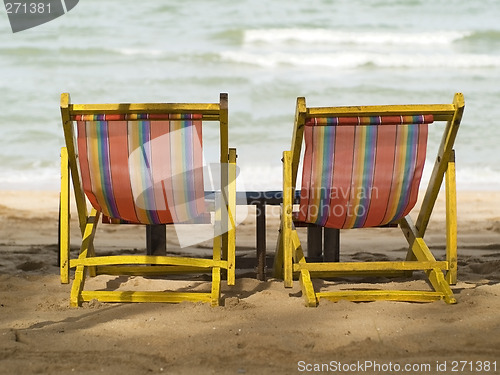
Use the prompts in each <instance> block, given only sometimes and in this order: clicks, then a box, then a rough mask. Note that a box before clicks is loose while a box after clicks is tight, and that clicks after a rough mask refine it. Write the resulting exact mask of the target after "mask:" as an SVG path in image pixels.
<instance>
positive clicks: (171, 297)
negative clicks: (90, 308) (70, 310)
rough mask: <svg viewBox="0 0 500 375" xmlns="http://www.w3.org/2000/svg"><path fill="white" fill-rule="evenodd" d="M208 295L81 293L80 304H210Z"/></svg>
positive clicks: (128, 292)
mask: <svg viewBox="0 0 500 375" xmlns="http://www.w3.org/2000/svg"><path fill="white" fill-rule="evenodd" d="M210 297H211V296H210V293H198V292H189V293H183V292H135V291H123V292H121V291H83V292H82V293H81V300H82V302H89V301H91V300H93V299H96V300H98V301H100V302H169V303H180V302H183V301H190V302H210Z"/></svg>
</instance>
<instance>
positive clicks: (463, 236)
mask: <svg viewBox="0 0 500 375" xmlns="http://www.w3.org/2000/svg"><path fill="white" fill-rule="evenodd" d="M499 202H500V192H464V191H461V192H459V193H458V215H459V222H458V230H459V235H458V247H459V258H458V263H459V269H458V280H459V281H458V283H457V285H455V286H453V287H452V289H453V291H454V293H455V294H456V297H457V300H458V303H457V304H456V305H446V304H445V303H444V302H441V301H438V302H433V303H427V304H419V303H406V302H384V301H381V302H371V303H353V302H347V301H341V302H338V303H333V302H329V301H325V300H321V302H320V305H319V306H318V307H317V308H306V307H304V305H303V299H302V297H301V295H300V288H299V285H298V282H295V285H294V287H293V288H292V289H285V288H284V287H283V284H282V283H281V282H280V281H279V280H275V279H273V278H272V277H269V279H268V281H265V282H263V281H258V280H256V278H255V272H254V270H253V269H251V268H250V269H240V270H239V271H238V279H237V282H236V286H234V287H230V288H229V287H227V286H225V285H224V288H223V293H222V294H223V295H222V297H223V298H222V299H223V304H224V306H221V307H215V308H213V307H210V306H209V305H207V304H199V303H198V304H195V303H181V304H177V305H174V304H146V303H140V304H108V303H99V302H96V301H92V302H91V303H85V304H84V305H83V306H82V307H80V308H70V307H69V306H68V303H69V294H70V288H71V285H70V284H69V285H64V284H60V280H59V269H58V266H57V251H58V249H57V208H58V194H57V193H54V192H36V191H33V192H27V191H17V192H11V191H2V192H0V374H70V373H78V374H101V373H109V374H149V373H153V374H154V373H168V374H198V373H200V374H201V373H203V374H205V373H209V374H211V373H213V374H293V373H321V372H323V373H324V372H326V373H342V372H345V373H352V374H354V373H366V374H370V373H373V374H388V373H396V372H397V371H394V368H393V371H390V370H389V366H395V364H399V365H401V366H404V365H405V364H409V365H411V366H412V370H413V371H410V372H406V373H416V374H418V373H434V374H437V373H440V374H444V373H449V374H452V373H460V374H493V373H495V371H494V367H493V363H492V362H494V361H496V366H497V367H496V373H499V372H500V369H499V367H500V313H499V311H500V299H499V295H500V283H499V282H500V204H499ZM412 215H413V214H412ZM75 218H76V215H73V220H74V219H75ZM267 225H268V237H267V247H268V254H269V255H270V256H272V253H273V251H274V246H275V241H276V235H277V227H278V217H277V215H276V210H270V212H269V216H268V221H267ZM74 228H75V229H74V230H73V233H72V248H74V250H73V252H74V254H76V252H77V248H78V246H79V243H78V232H77V230H76V226H74ZM444 229H445V221H444V201H443V198H442V197H440V198H439V200H438V202H437V206H436V209H435V212H434V214H433V216H432V220H431V223H430V225H429V229H428V232H427V234H426V240H427V242H428V245H429V246H430V248H431V249H432V250H433V252H434V253H435V254H436V256H437V257H438V258H440V257H443V256H444V251H445V250H444V249H445V236H444ZM169 230H170V229H169ZM168 233H169V235H168V236H167V237H168V238H169V240H168V242H169V251H170V250H171V249H174V250H175V236H173V235H172V234H171V232H168ZM304 234H305V232H304V233H302V234H301V235H304ZM172 238H174V239H172ZM304 243H305V242H304ZM119 246H124V248H125V249H127V250H128V252H130V253H133V252H137V253H141V254H142V253H144V247H145V231H144V228H139V227H135V226H120V227H117V226H109V225H108V226H101V227H100V228H99V230H98V233H97V237H96V251H97V252H98V253H100V252H108V253H114V252H116V251H117V250H118V249H119ZM237 248H238V249H237V256H238V259H240V260H241V259H246V258H251V257H255V226H254V218H253V217H252V215H250V216H249V217H248V220H247V221H245V222H244V223H243V224H242V225H240V226H239V227H238V229H237ZM174 250H172V251H174ZM188 250H189V251H193V252H194V251H197V250H200V251H201V252H202V253H203V252H204V253H206V251H207V249H206V248H203V249H188ZM404 254H405V241H404V238H403V236H402V235H401V233H400V230H399V229H365V230H351V231H342V233H341V257H342V259H343V260H384V259H385V260H392V259H401V258H402V257H404ZM361 281H362V282H363V284H361V285H363V286H368V287H370V288H381V287H384V288H385V287H387V288H391V287H394V286H395V287H398V288H410V287H411V288H420V287H422V288H424V289H428V288H429V286H428V285H427V283H426V282H425V280H424V278H423V276H422V275H419V274H415V277H413V278H412V279H411V280H407V281H402V282H400V283H395V282H394V281H391V280H388V279H382V280H379V283H378V284H377V283H375V282H374V281H375V280H373V279H368V280H366V279H365V280H361ZM342 282H343V283H347V281H345V280H344V281H342ZM88 284H89V286H95V287H98V288H99V287H100V285H102V286H106V285H108V286H111V287H116V286H119V287H120V288H127V287H130V288H134V287H142V288H145V289H150V288H154V287H160V288H168V287H169V286H170V287H172V286H173V287H181V288H182V287H185V286H188V285H189V286H191V287H195V288H196V289H200V290H201V289H203V288H206V286H207V282H206V277H199V278H195V279H193V280H191V281H189V282H180V281H176V280H151V279H146V278H142V277H131V278H124V277H120V278H119V277H107V278H105V277H103V276H99V277H97V278H96V279H94V280H91V281H89V283H88ZM328 284H331V282H328ZM316 285H317V286H318V287H319V286H321V285H322V282H321V280H319V281H318V282H317V284H316ZM342 287H346V285H345V284H342ZM352 287H354V288H356V287H359V285H352ZM358 361H359V364H360V365H361V368H360V367H356V368H355V370H354V371H340V369H342V368H340V369H339V367H338V365H339V363H340V364H342V365H350V364H353V365H355V366H357V365H358ZM365 361H367V362H365ZM454 361H473V362H466V363H465V365H464V363H463V362H462V363H454ZM488 361H489V362H490V367H489V371H486V367H485V366H486V364H487V362H488ZM370 363H371V364H372V366H377V365H378V366H380V367H378V368H377V367H375V368H372V367H366V366H365V365H369V364H370ZM322 364H323V365H324V366H323V367H322V368H319V367H317V366H320V365H322ZM455 365H456V366H455ZM315 366H316V367H315ZM335 366H337V367H335ZM425 366H429V369H430V371H427V367H425ZM438 366H441V367H438ZM443 366H446V371H444V370H445V368H444V367H443ZM471 366H472V369H471ZM479 366H483V369H482V371H478V370H479ZM462 367H464V368H462ZM343 369H344V370H345V369H346V368H343ZM350 369H351V370H352V369H353V367H351V368H350ZM454 369H455V370H460V371H459V372H457V371H453V370H454ZM308 370H318V371H308ZM319 370H323V371H319ZM327 370H328V371H327Z"/></svg>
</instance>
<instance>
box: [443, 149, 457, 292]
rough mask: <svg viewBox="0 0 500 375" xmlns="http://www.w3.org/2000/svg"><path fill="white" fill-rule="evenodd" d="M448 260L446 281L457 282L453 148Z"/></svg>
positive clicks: (448, 179) (448, 192)
mask: <svg viewBox="0 0 500 375" xmlns="http://www.w3.org/2000/svg"><path fill="white" fill-rule="evenodd" d="M445 187H446V260H447V261H448V263H449V270H448V273H447V274H446V281H447V282H448V283H449V284H451V285H455V284H456V283H457V188H456V181H455V150H452V153H451V157H450V161H449V162H448V169H447V170H446V184H445Z"/></svg>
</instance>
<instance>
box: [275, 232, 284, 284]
mask: <svg viewBox="0 0 500 375" xmlns="http://www.w3.org/2000/svg"><path fill="white" fill-rule="evenodd" d="M273 276H274V277H275V278H277V279H283V229H282V228H280V229H279V233H278V240H277V241H276V251H275V252H274V261H273Z"/></svg>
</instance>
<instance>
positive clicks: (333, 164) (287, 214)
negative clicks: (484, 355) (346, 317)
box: [274, 93, 465, 306]
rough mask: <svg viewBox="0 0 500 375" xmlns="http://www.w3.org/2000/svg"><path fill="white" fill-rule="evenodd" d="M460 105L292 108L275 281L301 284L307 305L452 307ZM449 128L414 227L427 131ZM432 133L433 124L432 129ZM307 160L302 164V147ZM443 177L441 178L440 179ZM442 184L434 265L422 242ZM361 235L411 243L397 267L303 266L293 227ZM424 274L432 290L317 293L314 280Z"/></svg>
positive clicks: (301, 103) (458, 98)
mask: <svg viewBox="0 0 500 375" xmlns="http://www.w3.org/2000/svg"><path fill="white" fill-rule="evenodd" d="M464 107H465V104H464V98H463V95H462V94H460V93H457V94H455V97H454V100H453V103H452V104H443V105H441V104H438V105H384V106H383V105H380V106H364V107H328V108H313V107H307V106H306V101H305V99H304V98H298V99H297V107H296V115H295V126H294V132H293V138H292V145H291V150H290V151H285V152H284V153H283V209H282V215H281V227H280V235H279V239H278V246H277V252H276V257H275V266H274V272H275V275H276V276H277V277H280V278H283V279H284V284H285V287H291V286H292V285H293V277H294V276H298V278H299V280H300V284H301V288H302V293H303V296H304V298H305V300H306V305H307V306H316V305H317V304H318V302H319V300H320V299H321V298H326V299H329V300H333V301H338V300H341V299H346V300H352V301H373V300H396V301H416V302H427V301H434V300H439V299H444V301H445V302H447V303H455V302H456V300H455V298H454V296H453V292H452V290H451V289H450V284H455V283H456V278H457V238H456V230H457V229H456V227H457V223H456V220H457V218H456V187H455V159H454V158H455V156H454V150H453V143H454V141H455V137H456V135H457V131H458V128H459V125H460V121H461V118H462V114H463V111H464ZM435 122H445V123H446V125H445V128H444V134H443V137H442V140H441V144H440V146H439V151H438V155H437V158H436V161H435V164H434V169H433V170H432V175H431V177H430V181H429V186H428V188H427V190H426V192H425V196H424V199H423V203H422V206H421V209H420V212H419V215H418V218H417V220H416V222H415V224H414V223H413V222H412V220H411V218H410V216H409V215H408V213H409V212H410V210H411V209H412V208H413V206H414V205H415V203H416V200H417V193H418V189H419V183H420V179H421V176H422V169H423V166H424V163H425V157H426V156H425V154H426V144H427V128H428V124H431V123H435ZM430 126H437V125H430ZM303 140H304V142H305V151H304V155H303V157H302V154H301V148H302V142H303ZM301 159H303V164H302V165H303V168H302V169H303V173H302V186H301V194H300V206H299V211H298V212H293V205H292V199H293V196H294V192H295V187H296V182H297V173H298V168H299V162H300V160H301ZM445 176H446V178H445ZM443 179H445V180H446V192H445V195H446V238H447V242H446V260H443V261H437V260H436V259H435V257H434V255H433V254H432V253H431V251H430V250H429V248H428V247H427V245H426V244H425V242H424V240H423V237H424V234H425V231H426V229H427V226H428V223H429V219H430V216H431V212H432V209H433V207H434V204H435V201H436V198H437V196H438V193H439V190H440V188H441V185H442V182H443ZM300 224H304V225H310V226H320V227H325V228H338V229H349V228H363V227H380V226H395V225H399V227H400V228H401V230H402V231H403V234H404V236H405V238H406V239H407V241H408V244H409V250H408V253H407V257H406V259H405V260H402V261H381V262H322V263H310V262H307V261H306V258H305V257H304V253H303V250H302V246H301V243H300V241H299V237H298V235H297V231H296V228H295V227H296V225H297V226H298V225H300ZM413 271H424V272H425V273H426V275H427V277H428V280H429V282H430V284H431V285H432V288H433V289H434V290H433V291H407V290H373V289H370V290H358V289H356V290H340V291H325V292H317V291H315V290H314V287H313V283H312V281H311V278H314V277H344V276H367V275H374V276H409V275H411V274H412V272H413Z"/></svg>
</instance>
